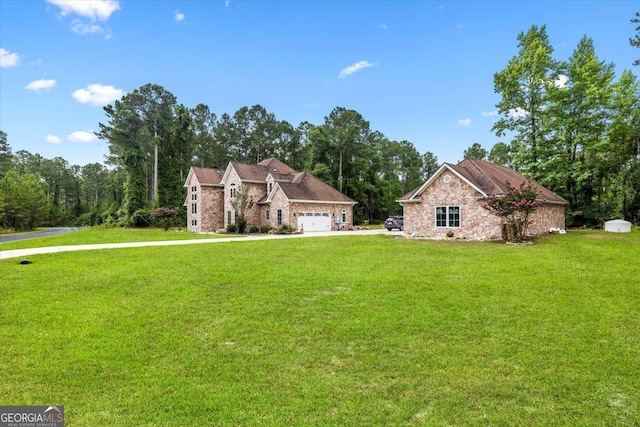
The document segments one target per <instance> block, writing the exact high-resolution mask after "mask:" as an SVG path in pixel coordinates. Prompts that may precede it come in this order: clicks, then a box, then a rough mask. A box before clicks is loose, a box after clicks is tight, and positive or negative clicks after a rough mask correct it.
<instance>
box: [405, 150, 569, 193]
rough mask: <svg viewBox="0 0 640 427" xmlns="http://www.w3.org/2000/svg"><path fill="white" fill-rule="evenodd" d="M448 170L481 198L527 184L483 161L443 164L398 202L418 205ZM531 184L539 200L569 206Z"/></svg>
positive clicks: (512, 172) (513, 173)
mask: <svg viewBox="0 0 640 427" xmlns="http://www.w3.org/2000/svg"><path fill="white" fill-rule="evenodd" d="M445 170H448V171H450V172H452V173H453V174H455V175H456V176H458V177H459V178H460V179H462V181H464V182H466V183H467V184H469V185H470V186H471V187H472V188H473V189H474V190H476V191H477V192H478V193H479V196H480V197H489V196H491V195H493V194H505V193H506V192H507V185H506V183H507V182H508V183H509V184H510V185H512V186H517V185H520V184H521V183H522V182H525V181H527V178H526V177H525V176H524V175H522V174H521V173H520V172H518V171H516V170H513V169H509V168H507V167H504V166H500V165H496V164H493V163H489V162H485V161H482V160H477V159H465V160H463V161H461V162H460V163H458V164H457V165H453V164H449V163H443V164H442V166H440V168H439V169H438V170H437V171H436V172H435V173H434V174H433V175H432V176H431V178H429V179H428V180H427V181H426V182H425V183H424V184H422V185H421V186H420V187H418V188H416V189H415V190H413V191H411V192H409V193H407V194H405V195H404V196H402V197H401V198H400V199H399V200H398V202H400V203H411V202H418V201H419V200H420V199H419V197H420V195H421V194H422V192H424V190H425V189H426V188H427V187H428V186H429V185H430V184H431V183H432V182H433V181H434V180H435V179H437V177H438V176H440V175H441V174H442V172H443V171H445ZM532 183H533V185H534V187H535V188H536V189H537V190H538V200H540V201H542V202H547V203H560V204H567V203H569V202H567V201H566V200H565V199H563V198H562V197H560V196H558V195H557V194H555V193H554V192H553V191H551V190H549V189H547V188H545V187H543V186H541V185H540V184H538V183H537V182H535V181H532Z"/></svg>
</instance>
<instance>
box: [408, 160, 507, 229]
mask: <svg viewBox="0 0 640 427" xmlns="http://www.w3.org/2000/svg"><path fill="white" fill-rule="evenodd" d="M445 176H447V177H449V179H450V181H449V182H445V180H444V177H445ZM478 195H479V194H478V192H477V191H476V190H474V189H473V188H471V187H470V186H469V184H467V183H466V182H464V181H462V180H461V179H460V178H458V177H457V176H456V175H454V174H453V173H450V172H447V171H445V172H444V173H443V174H441V175H440V176H438V177H437V178H436V179H435V180H434V181H433V182H432V183H431V185H430V186H429V187H428V188H427V189H426V190H425V192H424V193H422V196H421V202H420V203H407V204H405V205H404V232H405V233H406V234H413V233H418V234H422V235H424V236H425V237H427V238H429V239H446V238H447V233H449V232H452V233H453V237H454V238H464V239H469V240H492V239H501V238H502V228H501V225H500V224H501V222H500V218H498V217H496V216H495V215H492V214H491V213H489V211H487V210H486V209H484V208H483V207H482V205H483V203H484V201H482V200H477V197H478ZM438 206H459V207H460V227H436V207H438Z"/></svg>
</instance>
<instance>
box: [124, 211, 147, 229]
mask: <svg viewBox="0 0 640 427" xmlns="http://www.w3.org/2000/svg"><path fill="white" fill-rule="evenodd" d="M129 223H130V224H131V226H132V227H136V228H147V227H149V226H150V225H151V224H152V217H151V210H149V209H138V210H137V211H135V213H134V214H133V215H132V216H131V220H130V221H129Z"/></svg>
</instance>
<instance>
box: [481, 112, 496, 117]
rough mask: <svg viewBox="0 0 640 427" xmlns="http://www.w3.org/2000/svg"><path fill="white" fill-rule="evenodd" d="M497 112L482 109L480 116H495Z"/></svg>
mask: <svg viewBox="0 0 640 427" xmlns="http://www.w3.org/2000/svg"><path fill="white" fill-rule="evenodd" d="M497 115H498V112H497V111H495V110H494V111H483V112H482V117H493V116H497Z"/></svg>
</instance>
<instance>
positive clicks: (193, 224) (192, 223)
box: [191, 219, 198, 227]
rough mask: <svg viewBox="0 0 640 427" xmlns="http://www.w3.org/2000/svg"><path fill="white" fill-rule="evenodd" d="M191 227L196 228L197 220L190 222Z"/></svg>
mask: <svg viewBox="0 0 640 427" xmlns="http://www.w3.org/2000/svg"><path fill="white" fill-rule="evenodd" d="M191 225H192V226H193V227H196V226H197V225H198V220H197V219H192V220H191Z"/></svg>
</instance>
